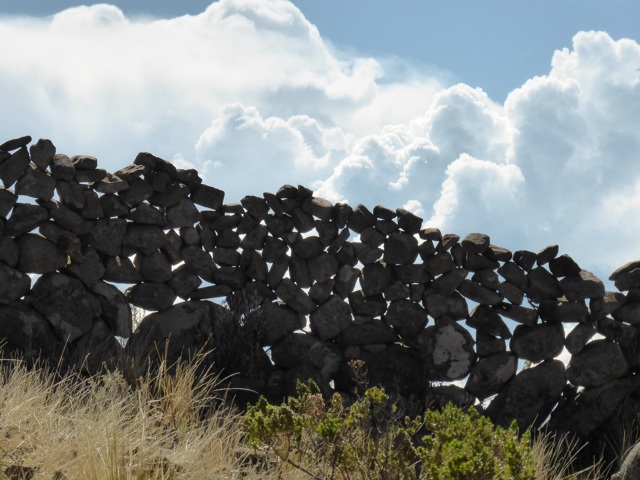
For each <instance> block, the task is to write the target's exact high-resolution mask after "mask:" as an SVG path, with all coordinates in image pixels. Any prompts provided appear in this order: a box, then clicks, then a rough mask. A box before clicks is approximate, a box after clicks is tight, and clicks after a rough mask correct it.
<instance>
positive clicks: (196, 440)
mask: <svg viewBox="0 0 640 480" xmlns="http://www.w3.org/2000/svg"><path fill="white" fill-rule="evenodd" d="M198 362H199V357H198V356H196V357H195V358H194V359H193V360H192V361H190V362H181V363H179V364H177V365H174V366H169V365H166V364H161V368H158V369H156V370H154V372H153V373H149V374H136V375H134V374H133V373H134V371H135V370H134V369H132V368H131V364H128V365H129V366H128V368H127V369H116V370H114V371H105V372H103V373H101V374H99V375H95V376H91V377H86V376H82V375H80V374H72V373H67V374H65V375H62V376H61V375H60V374H59V372H56V371H55V370H52V369H50V368H44V367H43V368H33V367H31V366H27V364H26V363H25V362H24V361H22V360H16V359H3V360H0V480H5V479H12V480H13V479H33V480H39V479H47V480H64V479H68V480H70V479H78V478H83V479H89V480H91V479H95V480H103V479H108V480H120V479H137V480H146V479H163V480H168V479H267V480H270V479H274V480H275V479H286V480H297V479H309V478H315V479H323V480H330V479H335V480H339V479H350V480H351V479H353V480H356V479H357V480H364V479H367V480H369V479H372V480H375V479H380V480H382V479H384V480H394V479H398V480H400V479H469V480H474V479H532V480H533V479H536V480H538V479H579V478H584V479H587V478H589V479H592V478H604V477H603V476H602V474H601V472H602V471H603V470H602V469H600V470H598V469H597V468H593V469H591V470H589V471H584V472H580V473H576V472H571V470H570V465H569V464H568V463H567V462H568V460H569V461H570V459H571V458H572V455H573V454H572V452H574V451H575V445H573V446H572V445H570V444H569V443H568V442H566V441H564V440H563V441H556V440H555V439H550V438H549V437H545V436H541V437H539V438H538V439H535V440H532V439H531V437H530V436H529V434H528V433H526V432H525V433H524V434H522V435H520V433H519V432H518V431H517V430H516V428H515V426H512V427H510V428H508V429H501V428H495V427H494V426H493V425H492V424H491V423H490V422H489V420H488V419H487V418H485V417H482V416H481V415H480V414H479V413H478V412H477V411H476V410H475V409H473V408H470V409H468V410H466V411H463V410H461V409H459V408H457V407H454V406H452V405H449V406H447V407H446V408H444V409H442V410H441V411H428V412H427V413H426V414H425V415H423V416H420V417H414V418H408V417H406V416H404V415H403V412H401V411H400V410H399V409H398V408H397V407H396V406H395V403H394V402H393V401H392V398H390V396H389V395H387V394H386V393H385V392H384V390H382V389H380V388H377V387H371V388H367V389H366V390H364V393H363V394H362V395H361V396H359V397H358V398H356V399H355V400H350V399H343V398H341V397H340V396H338V395H336V396H334V397H333V398H332V399H331V400H330V401H329V402H327V401H325V399H324V398H323V397H322V396H321V395H320V393H319V391H318V389H317V387H316V386H315V385H314V384H313V383H308V384H300V385H299V395H298V396H297V397H292V398H290V399H288V401H287V402H286V403H284V404H280V405H272V404H269V403H268V402H267V401H266V400H264V399H260V400H259V401H258V403H257V404H255V405H254V406H253V407H252V408H251V409H250V410H249V411H248V412H247V413H245V414H241V413H238V412H237V411H235V410H233V409H232V408H229V407H228V406H227V405H226V404H225V402H224V399H225V395H227V392H226V391H225V390H221V389H220V388H219V382H220V378H218V377H216V376H213V375H210V374H208V373H207V372H206V371H204V372H203V369H202V368H200V365H199V363H198ZM169 367H173V368H169ZM123 370H124V371H123ZM561 440H562V439H561Z"/></svg>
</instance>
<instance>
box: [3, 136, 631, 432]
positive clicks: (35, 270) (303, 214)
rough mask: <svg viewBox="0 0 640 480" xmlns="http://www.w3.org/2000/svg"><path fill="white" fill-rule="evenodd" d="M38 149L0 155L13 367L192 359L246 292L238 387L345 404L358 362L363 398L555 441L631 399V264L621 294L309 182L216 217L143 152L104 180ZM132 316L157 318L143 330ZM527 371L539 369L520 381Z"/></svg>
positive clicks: (568, 266)
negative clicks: (461, 413)
mask: <svg viewBox="0 0 640 480" xmlns="http://www.w3.org/2000/svg"><path fill="white" fill-rule="evenodd" d="M30 142H31V138H30V137H23V138H19V139H15V140H10V141H8V142H5V143H4V144H2V145H0V180H2V182H3V184H4V188H0V233H1V234H2V235H1V236H0V337H2V338H4V339H5V341H6V344H7V348H8V349H9V350H12V351H15V352H18V353H19V354H21V355H25V356H27V357H35V356H38V355H44V356H49V357H51V358H55V355H58V354H59V353H60V352H61V351H62V350H63V347H64V349H65V351H67V352H72V353H74V354H75V355H76V357H77V356H80V357H82V358H84V357H85V356H87V355H88V356H87V362H86V365H87V368H89V369H90V370H95V369H97V368H99V366H100V365H101V363H102V362H103V361H104V360H105V358H110V357H112V356H115V355H117V354H118V350H119V349H120V348H122V347H121V346H120V343H118V342H117V341H116V337H123V338H130V340H129V342H128V344H127V348H129V349H140V351H144V352H149V351H151V350H144V348H147V347H148V346H149V345H156V344H160V345H163V344H164V342H165V341H166V340H167V339H170V342H169V346H167V347H166V348H167V350H166V351H167V352H168V353H169V355H170V356H171V358H174V357H177V356H179V355H182V354H185V353H193V352H195V351H197V350H198V349H199V348H202V347H203V346H206V345H208V342H211V339H213V343H211V345H214V346H215V345H216V344H215V337H216V335H218V333H219V332H220V325H221V324H223V323H224V322H225V321H227V319H228V317H229V312H228V310H225V308H223V307H221V306H220V305H218V303H215V302H213V301H211V300H210V299H215V298H219V299H225V298H226V299H228V301H229V303H232V301H235V300H233V299H234V297H237V296H238V295H241V294H242V295H250V296H251V298H253V299H254V301H255V308H254V309H253V310H252V312H251V318H253V319H254V320H255V321H253V322H248V321H247V322H246V327H247V328H249V326H251V328H254V330H255V331H254V334H255V335H254V336H253V337H252V338H253V340H252V341H254V342H255V345H253V346H252V347H251V348H248V350H247V351H248V352H250V353H251V355H250V356H251V357H252V359H250V360H249V359H248V360H247V361H246V362H245V363H252V365H253V367H252V368H246V369H244V370H243V371H242V372H240V373H241V375H239V376H238V377H236V382H237V384H238V385H240V386H245V387H247V386H250V387H251V388H252V389H254V390H257V391H258V392H260V393H265V394H267V395H269V396H270V397H271V398H282V397H283V396H284V395H287V394H290V393H292V392H293V391H294V389H295V384H296V381H297V380H299V379H300V380H307V379H308V378H313V379H315V380H316V381H317V382H318V383H319V385H320V386H321V388H322V390H323V392H324V393H326V394H330V393H331V392H333V391H339V392H343V393H350V392H352V391H353V390H354V389H355V388H356V387H357V379H356V378H354V376H356V375H355V374H354V371H353V367H352V365H353V364H352V362H351V361H352V360H362V361H363V362H364V365H365V367H364V368H365V370H366V375H367V379H368V382H369V385H373V384H379V385H382V386H384V387H385V388H386V389H387V390H389V391H390V392H394V393H397V394H399V395H401V396H402V397H405V398H414V399H417V400H419V401H421V402H424V401H429V402H435V403H436V404H441V403H446V402H450V401H454V402H456V403H459V404H463V405H464V404H471V403H474V402H476V401H478V400H480V401H484V400H486V399H489V398H490V397H493V396H495V398H493V400H492V401H491V403H490V404H489V406H488V408H487V410H486V412H487V414H488V415H489V416H490V417H491V418H493V419H494V421H496V422H498V423H500V424H508V423H510V422H511V420H513V419H516V420H518V422H519V423H520V424H521V425H522V426H528V425H532V424H535V423H536V422H537V423H539V422H541V421H543V420H544V419H545V418H547V417H548V415H549V414H550V413H551V412H552V411H553V410H554V409H555V412H554V414H553V415H552V418H551V421H552V423H553V422H555V424H556V425H557V426H558V428H563V429H569V430H572V431H579V432H580V434H582V435H588V434H590V433H591V432H593V431H595V429H597V428H598V427H599V426H600V425H602V424H603V423H604V422H605V421H606V420H607V419H608V418H609V417H610V416H611V415H612V414H613V413H614V412H615V411H616V409H618V408H619V406H620V404H621V402H622V401H623V399H625V398H628V396H629V394H630V392H632V391H633V389H635V388H637V387H638V385H637V383H638V382H637V380H636V376H635V375H634V373H635V371H636V370H637V368H638V365H639V363H640V360H639V357H638V351H639V348H638V325H639V324H640V261H639V262H632V263H629V264H627V265H625V266H623V267H621V268H620V269H618V270H617V271H616V272H614V273H613V274H612V276H611V280H613V281H614V282H615V285H616V287H617V288H618V289H619V290H620V291H622V292H628V293H627V294H626V295H625V294H623V293H618V292H606V291H605V288H604V285H603V283H602V282H601V281H600V280H599V279H598V278H596V277H595V276H594V275H593V274H591V273H590V272H588V271H586V270H583V269H581V268H580V267H579V266H578V265H577V264H576V262H575V261H574V260H572V259H571V258H570V257H569V256H568V255H558V254H559V250H558V247H557V246H556V245H554V246H549V247H546V248H544V249H543V250H541V251H540V252H538V253H534V252H529V251H524V250H520V251H516V252H513V253H512V252H510V251H509V250H507V249H505V248H501V247H498V246H495V245H493V244H491V242H490V238H489V236H487V235H484V234H479V233H472V234H469V235H467V236H466V237H465V238H463V239H460V237H458V236H457V235H453V234H445V235H443V234H441V232H440V231H439V230H437V229H434V228H422V224H423V220H422V219H421V218H419V217H417V216H416V215H414V214H412V213H411V212H409V211H407V210H404V209H396V210H390V209H388V208H385V207H382V206H376V207H375V208H373V210H369V209H368V208H367V207H365V206H364V205H357V206H356V207H351V206H349V205H346V204H342V203H337V204H335V205H334V204H332V203H330V202H328V201H327V200H324V199H321V198H318V197H315V196H314V195H313V192H312V191H311V190H309V189H307V188H304V187H302V186H299V187H294V186H291V185H285V186H283V187H282V188H280V189H279V190H278V191H277V192H276V193H275V194H271V193H265V194H264V195H263V196H262V197H259V196H246V197H244V198H243V199H242V200H241V203H240V204H225V203H224V192H223V191H222V190H219V189H216V188H214V187H211V186H207V185H204V184H203V183H202V180H201V179H200V177H199V175H198V173H197V172H196V171H195V170H184V169H178V168H176V167H175V166H174V165H173V164H171V163H170V162H167V161H165V160H162V159H160V158H158V157H155V156H153V155H151V154H149V153H140V154H139V155H138V156H137V157H136V159H135V160H134V162H133V163H132V164H130V165H128V166H126V167H124V168H122V169H120V170H118V171H117V172H115V173H113V174H111V173H109V172H107V171H105V170H103V169H100V168H98V166H97V160H96V159H95V158H94V157H91V156H87V155H76V156H73V157H68V156H66V155H63V154H57V153H56V149H55V147H54V145H53V144H52V143H51V142H50V141H49V140H43V139H41V140H39V141H38V142H36V143H35V144H33V145H31V146H30V147H29V148H27V146H28V145H29V143H30ZM23 196H24V197H27V198H28V199H32V200H31V201H20V200H21V199H22V197H23ZM131 259H133V260H131ZM29 274H39V275H40V277H39V278H38V279H37V280H36V281H35V282H34V283H33V285H32V284H31V282H32V281H31V278H30V276H29ZM114 284H129V285H131V287H129V288H128V289H127V290H126V292H125V293H124V294H123V293H122V292H121V291H120V289H119V288H117V287H116V286H114ZM178 299H180V300H178ZM129 304H133V305H135V306H138V307H140V308H143V309H145V310H149V311H152V312H154V313H151V314H150V315H148V316H147V317H145V319H144V320H143V321H142V322H141V324H140V325H139V327H138V328H137V329H136V331H135V332H132V323H131V311H130V308H129ZM470 305H471V306H472V307H473V308H472V309H471V311H469V306H470ZM504 319H510V320H512V321H513V322H515V324H516V325H517V326H516V327H515V329H513V331H512V330H511V329H510V328H509V326H508V325H507V323H505V321H504ZM307 324H308V325H307ZM568 325H573V328H572V329H571V330H570V333H569V334H568V335H566V337H565V329H566V326H568ZM307 327H308V328H307ZM596 334H599V339H597V340H593V338H594V336H596ZM247 338H249V337H247ZM218 346H219V347H220V346H221V345H218ZM256 346H257V348H255V347H256ZM564 347H566V348H567V349H568V351H569V352H570V354H571V355H572V357H571V361H570V362H569V364H568V366H567V368H566V369H565V365H564V364H563V363H562V362H560V361H559V360H556V357H558V355H559V354H560V353H561V352H562V350H563V348H564ZM163 348H164V347H162V348H160V350H161V351H162V349H163ZM265 350H267V351H269V352H270V354H269V356H267V353H265ZM256 358H257V360H256ZM520 361H527V362H530V363H531V365H532V366H531V368H527V369H525V370H522V371H521V372H520V373H517V370H518V365H519V362H520ZM240 363H242V362H240ZM256 365H259V367H256ZM356 373H357V372H356ZM361 373H362V372H361ZM464 379H466V383H465V386H464V387H457V386H453V385H450V384H446V385H434V384H438V383H439V382H453V381H458V380H460V381H462V380H464ZM577 387H580V388H581V391H580V392H579V393H577V392H576V388H577ZM611 392H615V394H611ZM584 412H589V414H588V418H587V419H585V413H584ZM577 424H580V427H579V428H578V427H577V426H576V425H577Z"/></svg>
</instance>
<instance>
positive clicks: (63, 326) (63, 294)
mask: <svg viewBox="0 0 640 480" xmlns="http://www.w3.org/2000/svg"><path fill="white" fill-rule="evenodd" d="M31 295H32V296H33V298H34V301H33V307H34V308H35V309H36V310H37V311H38V312H40V313H41V314H42V315H43V316H44V317H45V318H46V319H47V320H48V321H49V323H50V324H51V325H52V327H53V330H54V331H55V332H56V335H57V336H58V339H60V341H62V342H72V341H73V340H75V339H77V338H79V337H81V336H83V335H85V334H87V333H89V332H90V331H91V329H92V327H93V318H94V317H98V316H99V315H100V313H101V306H100V303H99V302H98V301H97V300H96V298H95V297H93V296H92V295H91V294H89V292H87V289H86V288H85V287H84V285H82V283H81V282H80V281H78V280H76V279H75V278H71V277H69V276H67V275H65V274H63V273H49V274H46V275H42V276H41V277H40V278H39V279H38V280H37V281H36V283H35V284H34V286H33V289H32V291H31Z"/></svg>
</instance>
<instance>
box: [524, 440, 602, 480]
mask: <svg viewBox="0 0 640 480" xmlns="http://www.w3.org/2000/svg"><path fill="white" fill-rule="evenodd" d="M580 450H581V447H580V446H579V444H578V443H577V441H575V440H573V439H571V437H569V436H568V435H562V436H556V435H555V434H551V433H547V432H543V433H541V434H540V435H538V436H537V438H536V439H535V440H534V441H533V446H532V453H533V457H534V459H535V463H536V478H537V479H539V480H593V479H600V478H606V477H607V475H606V473H605V472H606V465H604V464H603V463H602V462H601V461H598V460H595V459H594V460H595V461H594V464H593V465H592V466H590V467H587V468H584V469H582V470H579V471H573V469H572V465H573V464H574V463H575V461H576V460H577V458H578V454H579V453H580Z"/></svg>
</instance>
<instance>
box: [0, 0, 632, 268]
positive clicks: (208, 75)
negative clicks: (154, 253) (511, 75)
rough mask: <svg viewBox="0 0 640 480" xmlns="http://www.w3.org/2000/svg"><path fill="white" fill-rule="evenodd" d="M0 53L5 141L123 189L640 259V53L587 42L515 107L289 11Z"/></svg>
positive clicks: (81, 21)
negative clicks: (112, 173)
mask: <svg viewBox="0 0 640 480" xmlns="http://www.w3.org/2000/svg"><path fill="white" fill-rule="evenodd" d="M0 43H1V44H2V45H5V48H2V49H0V106H1V107H2V108H1V110H2V112H3V114H2V115H1V116H0V131H2V132H3V137H6V138H10V137H12V136H20V135H24V134H31V135H33V136H34V137H36V138H38V137H48V138H51V139H52V140H53V141H54V142H55V143H56V145H57V146H58V149H59V151H61V152H64V153H67V154H77V153H88V154H92V155H96V156H97V157H98V159H99V161H100V163H101V164H103V165H104V166H105V168H107V169H109V170H111V169H114V170H115V169H118V168H120V167H121V166H124V165H125V164H127V163H129V162H130V161H131V160H132V159H133V158H134V157H135V154H136V153H137V152H139V151H141V150H147V151H151V152H153V153H155V154H157V155H159V156H162V157H164V158H166V159H168V160H172V161H174V162H175V163H177V164H180V165H193V166H194V167H196V168H198V169H199V170H200V171H201V172H202V173H203V175H204V176H205V181H206V182H207V183H209V184H212V185H215V186H217V187H219V188H222V189H224V190H225V191H226V192H227V200H228V201H238V200H239V199H240V198H241V197H242V196H243V195H245V194H261V193H262V192H265V191H274V190H276V189H277V188H278V187H279V186H280V185H282V184H284V183H291V184H295V185H297V184H303V185H307V186H310V187H312V188H314V189H315V190H316V193H317V194H318V195H319V196H323V197H325V198H328V199H330V200H333V201H338V200H343V201H348V202H350V203H352V204H357V203H363V204H365V205H370V206H375V205H384V206H387V207H393V208H395V207H405V208H409V209H410V210H412V211H414V212H416V213H418V214H419V215H421V216H422V217H423V218H424V219H425V224H426V225H432V226H437V227H440V228H441V229H443V230H445V231H447V232H455V233H458V234H460V235H465V234H466V233H469V232H473V231H480V232H485V233H489V234H490V235H491V236H492V240H493V241H494V243H496V244H500V245H503V246H505V247H508V248H512V249H519V248H527V249H531V250H534V251H536V250H539V249H541V248H542V247H544V246H546V245H548V244H551V243H558V244H560V246H561V251H562V252H566V253H569V254H571V255H572V256H573V257H574V258H575V259H576V260H577V261H578V262H579V263H580V264H581V265H582V266H583V267H584V268H588V269H591V270H592V271H594V273H597V274H599V275H600V276H607V275H608V274H609V273H610V272H611V271H612V270H613V269H614V268H615V267H617V266H619V265H620V264H621V263H624V262H626V261H629V260H632V259H635V258H639V257H640V251H638V248H637V247H636V245H637V239H638V238H639V236H640V222H637V221H635V220H636V219H637V218H639V215H640V170H639V169H637V168H635V166H636V163H637V158H638V154H639V152H640V128H639V127H640V86H639V84H640V81H639V68H640V46H639V45H638V43H637V42H636V41H634V40H630V39H618V40H615V39H612V38H611V37H610V36H609V35H608V34H607V33H605V32H579V33H577V34H576V35H575V36H574V38H573V45H572V47H571V48H570V49H563V50H559V51H556V52H555V53H554V52H549V56H550V58H552V60H551V65H550V69H549V71H548V72H540V76H537V77H535V78H532V79H530V80H528V81H527V82H526V83H525V84H523V85H522V86H520V87H519V88H516V89H514V90H513V91H512V92H511V93H510V94H509V96H508V97H507V99H506V101H505V102H504V104H502V103H496V102H495V101H493V100H492V99H491V98H489V97H488V96H487V95H486V93H485V92H484V91H483V90H482V89H481V88H472V87H471V86H468V85H464V84H458V85H450V84H447V83H446V79H444V77H443V78H440V77H434V76H429V75H427V74H424V73H421V72H418V71H415V72H414V73H411V69H410V65H404V66H403V69H402V71H403V72H409V73H406V74H405V75H404V76H402V78H399V77H401V76H400V75H398V74H397V72H394V71H392V69H393V65H394V62H385V61H384V59H375V58H363V57H358V56H356V55H354V54H351V53H348V52H343V51H340V50H339V49H337V48H335V47H333V46H332V45H331V44H330V43H328V42H327V41H326V40H325V39H323V37H322V35H321V32H319V31H318V29H317V28H316V27H315V26H314V25H312V24H311V23H309V22H308V21H307V20H306V19H305V18H304V16H303V14H302V13H301V12H300V11H299V10H298V9H297V8H296V7H295V6H294V5H293V4H292V3H290V2H288V1H287V0H274V1H271V2H268V3H267V2H263V1H261V0H221V1H220V2H216V3H213V4H212V5H211V6H210V7H208V8H207V9H206V10H205V11H204V12H203V13H201V14H199V15H194V16H188V15H187V16H183V17H178V18H173V19H168V20H144V19H131V18H127V17H126V16H125V15H123V13H122V12H121V11H120V10H119V9H118V8H116V7H114V6H111V5H107V4H100V5H94V6H91V7H78V8H72V9H69V10H65V11H62V12H60V13H58V14H56V15H54V16H52V17H50V18H46V19H34V18H26V17H20V18H17V17H13V18H12V17H3V18H0ZM7 45H9V47H6V46H7ZM396 62H397V61H396ZM396 65H397V63H396ZM496 75H499V72H496Z"/></svg>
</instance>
